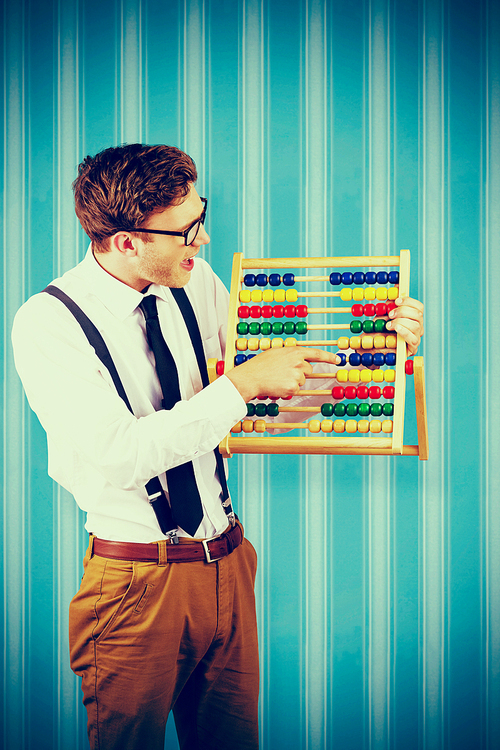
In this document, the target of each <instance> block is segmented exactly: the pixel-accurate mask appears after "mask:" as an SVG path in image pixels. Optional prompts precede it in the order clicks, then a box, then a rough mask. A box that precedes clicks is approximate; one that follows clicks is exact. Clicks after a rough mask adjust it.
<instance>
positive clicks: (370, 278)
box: [365, 271, 377, 284]
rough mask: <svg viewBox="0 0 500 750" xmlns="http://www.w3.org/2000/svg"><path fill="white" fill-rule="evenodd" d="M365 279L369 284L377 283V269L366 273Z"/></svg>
mask: <svg viewBox="0 0 500 750" xmlns="http://www.w3.org/2000/svg"><path fill="white" fill-rule="evenodd" d="M365 281H366V283H367V284H376V283H377V274H376V273H375V271H367V272H366V273H365Z"/></svg>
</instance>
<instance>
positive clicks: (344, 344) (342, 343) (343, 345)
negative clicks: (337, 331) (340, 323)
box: [337, 336, 349, 349]
mask: <svg viewBox="0 0 500 750" xmlns="http://www.w3.org/2000/svg"><path fill="white" fill-rule="evenodd" d="M337 346H338V348H339V349H349V339H348V338H347V336H341V337H340V338H339V339H338V341H337Z"/></svg>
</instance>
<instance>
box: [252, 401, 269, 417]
mask: <svg viewBox="0 0 500 750" xmlns="http://www.w3.org/2000/svg"><path fill="white" fill-rule="evenodd" d="M266 414H267V406H266V405H265V404H256V406H255V416H256V417H265V416H266Z"/></svg>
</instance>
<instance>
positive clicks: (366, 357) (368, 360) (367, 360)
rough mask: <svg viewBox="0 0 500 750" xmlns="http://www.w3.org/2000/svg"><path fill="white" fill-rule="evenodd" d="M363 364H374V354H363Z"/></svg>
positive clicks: (366, 365) (367, 365) (364, 365)
mask: <svg viewBox="0 0 500 750" xmlns="http://www.w3.org/2000/svg"><path fill="white" fill-rule="evenodd" d="M361 364H362V365H363V367H371V366H372V364H373V354H371V353H370V352H365V353H364V354H362V355H361Z"/></svg>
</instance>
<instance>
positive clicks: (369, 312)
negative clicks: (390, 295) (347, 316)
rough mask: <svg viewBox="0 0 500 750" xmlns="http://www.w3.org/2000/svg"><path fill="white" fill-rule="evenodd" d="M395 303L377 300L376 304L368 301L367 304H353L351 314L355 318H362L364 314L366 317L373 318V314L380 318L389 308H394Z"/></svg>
mask: <svg viewBox="0 0 500 750" xmlns="http://www.w3.org/2000/svg"><path fill="white" fill-rule="evenodd" d="M395 307H396V305H395V304H394V302H388V303H387V304H386V303H385V302H379V303H378V304H377V305H374V304H372V303H369V304H367V305H353V306H352V307H351V315H352V316H353V317H355V318H362V317H363V315H366V317H367V318H373V317H374V316H375V315H376V316H377V317H378V318H380V317H382V316H383V315H387V313H389V312H390V311H391V310H394V308H395Z"/></svg>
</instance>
